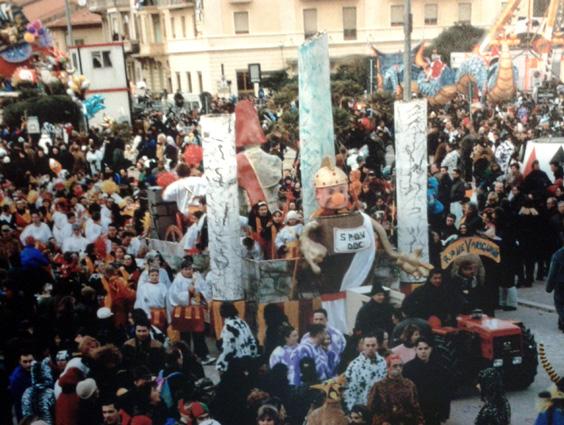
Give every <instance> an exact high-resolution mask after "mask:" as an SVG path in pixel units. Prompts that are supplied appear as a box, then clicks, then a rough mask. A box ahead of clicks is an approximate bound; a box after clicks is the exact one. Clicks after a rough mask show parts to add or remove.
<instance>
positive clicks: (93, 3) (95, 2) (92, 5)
mask: <svg viewBox="0 0 564 425" xmlns="http://www.w3.org/2000/svg"><path fill="white" fill-rule="evenodd" d="M129 7H130V3H129V0H88V9H89V10H90V12H93V13H100V12H104V11H106V10H108V9H122V10H123V9H127V10H129Z"/></svg>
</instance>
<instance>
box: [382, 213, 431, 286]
mask: <svg viewBox="0 0 564 425" xmlns="http://www.w3.org/2000/svg"><path fill="white" fill-rule="evenodd" d="M371 221H372V227H373V228H374V231H375V232H376V234H377V235H378V239H380V242H381V244H382V248H384V251H385V252H386V254H388V255H389V256H390V257H392V258H394V259H395V260H396V262H397V264H398V266H399V267H401V269H402V270H403V271H404V272H406V273H408V274H411V275H413V276H415V277H417V278H420V277H426V276H428V275H429V271H431V270H432V269H433V266H432V265H431V264H429V263H426V262H424V261H421V249H416V250H415V252H413V253H411V254H404V253H402V252H398V251H396V250H395V249H394V247H393V246H392V244H391V243H390V241H389V240H388V235H387V234H386V230H385V229H384V227H383V226H382V225H381V224H380V223H378V222H377V221H376V220H373V219H371Z"/></svg>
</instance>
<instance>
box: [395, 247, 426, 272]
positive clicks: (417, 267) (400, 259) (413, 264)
mask: <svg viewBox="0 0 564 425" xmlns="http://www.w3.org/2000/svg"><path fill="white" fill-rule="evenodd" d="M397 263H398V266H399V267H400V268H401V269H402V270H403V271H404V272H406V273H408V274H410V275H412V276H414V277H416V278H418V279H419V278H422V277H427V276H429V272H430V271H431V270H433V266H432V265H431V264H429V263H426V262H424V261H421V249H420V248H418V249H416V250H415V252H413V253H412V254H409V255H407V254H402V253H400V254H399V255H398V256H397Z"/></svg>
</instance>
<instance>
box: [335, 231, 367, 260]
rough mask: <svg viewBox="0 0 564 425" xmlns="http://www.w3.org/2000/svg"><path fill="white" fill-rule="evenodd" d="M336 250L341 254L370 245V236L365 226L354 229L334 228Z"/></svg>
mask: <svg viewBox="0 0 564 425" xmlns="http://www.w3.org/2000/svg"><path fill="white" fill-rule="evenodd" d="M333 241H334V247H335V252H336V253H339V254H343V253H352V252H357V251H360V250H362V249H366V248H368V247H370V236H369V235H368V232H367V231H366V228H364V227H363V226H360V227H357V228H354V229H339V228H335V229H333Z"/></svg>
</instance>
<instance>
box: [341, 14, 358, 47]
mask: <svg viewBox="0 0 564 425" xmlns="http://www.w3.org/2000/svg"><path fill="white" fill-rule="evenodd" d="M343 38H344V39H345V40H356V7H343Z"/></svg>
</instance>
